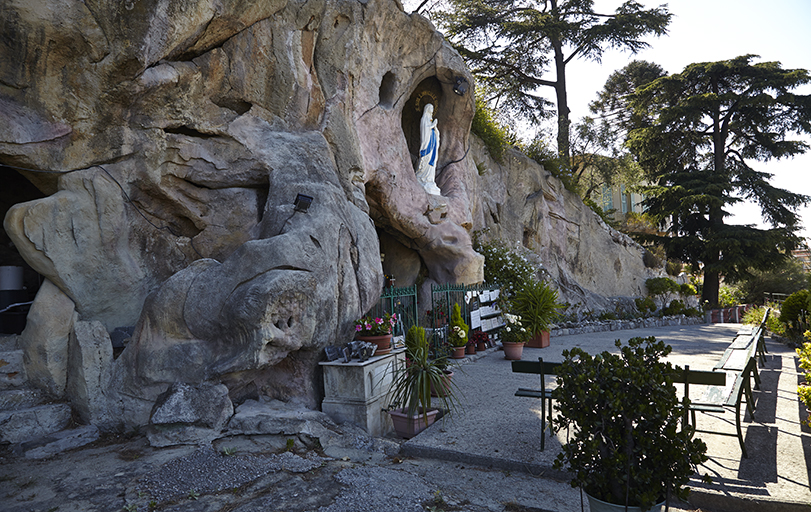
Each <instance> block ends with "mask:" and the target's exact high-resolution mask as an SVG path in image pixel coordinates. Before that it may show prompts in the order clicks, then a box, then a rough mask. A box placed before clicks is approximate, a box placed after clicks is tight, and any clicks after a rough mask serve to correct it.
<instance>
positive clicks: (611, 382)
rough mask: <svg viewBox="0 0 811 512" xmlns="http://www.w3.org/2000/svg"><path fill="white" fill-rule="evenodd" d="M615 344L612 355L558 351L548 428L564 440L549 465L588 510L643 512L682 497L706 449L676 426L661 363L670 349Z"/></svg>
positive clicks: (642, 341) (637, 342)
mask: <svg viewBox="0 0 811 512" xmlns="http://www.w3.org/2000/svg"><path fill="white" fill-rule="evenodd" d="M616 346H617V347H618V348H620V353H619V354H612V353H609V352H603V353H602V354H599V355H595V356H591V355H589V354H588V353H586V352H584V351H583V350H582V349H579V348H573V349H571V350H566V351H564V352H563V357H564V360H563V363H562V364H561V366H560V367H559V368H558V371H557V383H558V387H557V388H556V389H555V390H554V391H552V398H553V400H555V409H556V411H557V413H558V414H557V415H556V417H555V418H554V420H553V425H554V427H555V428H556V429H567V431H568V432H569V437H568V442H567V443H566V444H565V445H564V446H563V448H562V451H561V453H559V454H558V456H557V458H556V459H555V462H554V466H555V468H556V469H567V470H569V471H570V472H571V473H572V474H573V475H574V476H573V478H572V480H571V484H572V486H573V487H577V486H579V487H580V488H581V489H583V490H584V491H585V492H586V494H587V496H588V497H589V502H590V505H591V510H592V511H598V510H600V511H602V510H648V509H650V508H651V507H652V506H654V505H656V504H661V503H662V502H664V501H665V500H666V498H669V497H670V496H673V495H675V496H677V497H678V498H680V499H686V498H687V494H688V493H689V488H688V487H685V484H686V483H687V482H688V480H689V479H690V476H692V475H693V473H694V472H695V468H696V466H697V465H698V464H700V463H702V462H704V461H706V460H707V456H706V455H705V452H706V449H707V446H706V445H705V444H704V442H703V441H701V440H700V439H693V438H692V436H693V433H694V431H693V429H692V427H685V426H684V425H681V424H680V420H681V419H682V416H683V409H682V406H681V404H680V402H679V399H678V398H677V396H676V389H675V387H674V386H673V381H672V379H671V377H670V375H671V374H672V372H673V368H672V366H671V364H670V363H666V362H664V361H663V360H662V358H663V357H665V356H667V355H668V354H669V353H670V351H671V348H670V346H666V345H665V344H664V343H663V342H661V341H658V342H657V341H656V339H655V338H654V337H649V338H633V339H631V340H629V341H628V345H627V346H622V345H621V343H620V341H619V340H617V342H616ZM632 397H633V398H632ZM705 478H707V477H705ZM610 505H614V506H615V507H618V508H615V509H611V508H605V507H606V506H610ZM626 506H627V507H628V508H626ZM633 507H638V508H633Z"/></svg>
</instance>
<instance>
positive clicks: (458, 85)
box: [453, 76, 469, 96]
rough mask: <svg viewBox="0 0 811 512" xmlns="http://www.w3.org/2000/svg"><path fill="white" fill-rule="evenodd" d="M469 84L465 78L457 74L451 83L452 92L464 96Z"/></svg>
mask: <svg viewBox="0 0 811 512" xmlns="http://www.w3.org/2000/svg"><path fill="white" fill-rule="evenodd" d="M468 87H469V84H468V83H467V79H465V77H463V76H457V77H456V82H455V83H454V84H453V92H455V93H456V94H458V95H459V96H464V95H465V93H466V92H467V89H468Z"/></svg>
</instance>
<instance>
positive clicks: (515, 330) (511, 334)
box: [501, 313, 531, 343]
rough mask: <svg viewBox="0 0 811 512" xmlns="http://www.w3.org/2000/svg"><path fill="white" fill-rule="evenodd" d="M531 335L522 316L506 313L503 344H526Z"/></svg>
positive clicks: (502, 331)
mask: <svg viewBox="0 0 811 512" xmlns="http://www.w3.org/2000/svg"><path fill="white" fill-rule="evenodd" d="M530 337H531V334H530V333H529V331H528V330H527V328H526V327H524V323H523V321H522V319H521V317H520V316H518V315H513V314H511V313H504V329H502V330H501V341H502V343H504V342H507V343H526V341H527V340H528V339H529V338H530Z"/></svg>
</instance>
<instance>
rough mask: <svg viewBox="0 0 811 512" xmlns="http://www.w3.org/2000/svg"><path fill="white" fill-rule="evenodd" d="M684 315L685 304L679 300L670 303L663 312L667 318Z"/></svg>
mask: <svg viewBox="0 0 811 512" xmlns="http://www.w3.org/2000/svg"><path fill="white" fill-rule="evenodd" d="M682 313H684V303H683V302H682V301H680V300H678V299H676V300H673V301H671V302H670V305H669V306H667V307H666V308H664V309H663V310H662V314H663V315H665V316H673V315H680V314H682Z"/></svg>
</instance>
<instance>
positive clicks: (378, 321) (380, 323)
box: [375, 318, 383, 325]
mask: <svg viewBox="0 0 811 512" xmlns="http://www.w3.org/2000/svg"><path fill="white" fill-rule="evenodd" d="M375 322H377V325H382V324H383V319H382V318H375Z"/></svg>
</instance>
